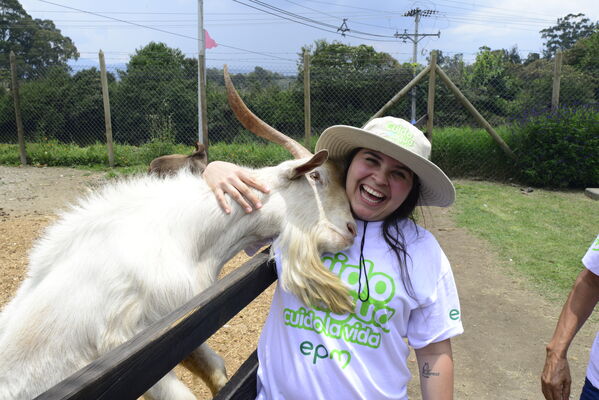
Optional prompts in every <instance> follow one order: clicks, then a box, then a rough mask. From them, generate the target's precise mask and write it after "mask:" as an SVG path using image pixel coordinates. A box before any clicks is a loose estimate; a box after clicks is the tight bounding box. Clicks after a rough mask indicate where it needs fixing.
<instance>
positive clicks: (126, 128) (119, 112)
mask: <svg viewBox="0 0 599 400" xmlns="http://www.w3.org/2000/svg"><path fill="white" fill-rule="evenodd" d="M193 65H194V63H193V62H192V61H190V60H189V59H187V58H186V57H185V55H184V54H183V52H182V51H181V50H179V49H174V48H170V47H168V46H167V45H166V44H164V43H155V42H150V43H149V44H147V45H146V46H144V47H143V48H141V49H138V50H136V52H135V54H134V55H133V56H132V57H131V59H130V60H129V63H128V64H127V69H126V70H125V71H119V75H120V78H121V82H120V83H119V84H118V86H117V90H116V93H115V96H114V97H112V96H111V98H114V107H113V110H114V112H113V115H114V120H115V123H114V128H115V140H118V141H120V142H126V143H131V144H140V143H144V142H147V141H148V140H149V139H156V140H158V141H167V142H175V141H176V142H177V143H189V144H191V143H192V142H193V138H194V137H195V132H197V120H196V118H197V105H198V100H197V75H196V74H194V73H193V71H192V70H191V69H192V67H193ZM195 65H197V63H196V64H195Z"/></svg>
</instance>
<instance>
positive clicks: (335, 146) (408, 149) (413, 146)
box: [316, 117, 455, 207]
mask: <svg viewBox="0 0 599 400" xmlns="http://www.w3.org/2000/svg"><path fill="white" fill-rule="evenodd" d="M357 148H366V149H371V150H376V151H379V152H381V153H383V154H386V155H388V156H389V157H392V158H394V159H396V160H397V161H399V162H401V163H402V164H404V165H405V166H406V167H408V168H410V169H411V170H412V171H413V172H414V173H415V174H416V175H418V178H419V180H420V200H419V202H418V205H420V206H438V207H447V206H450V205H451V204H453V202H454V201H455V188H454V187H453V184H452V183H451V180H450V179H449V178H448V177H447V175H445V173H444V172H443V171H442V170H441V168H439V167H437V166H436V165H435V164H434V163H432V162H431V161H430V160H429V159H430V154H431V143H430V142H429V141H428V139H427V138H426V137H425V136H424V133H422V131H420V130H419V129H418V128H416V127H415V126H414V125H412V124H411V123H409V122H408V121H405V120H403V119H400V118H395V117H383V118H375V119H373V120H371V121H369V122H368V123H367V124H366V125H365V126H364V127H363V128H356V127H353V126H347V125H335V126H331V127H330V128H327V129H325V131H324V132H323V133H322V134H321V135H320V138H319V139H318V142H317V143H316V151H319V150H322V149H326V150H328V151H329V158H330V159H332V160H340V161H342V160H346V159H347V157H348V156H349V155H350V153H351V152H352V151H353V150H354V149H357Z"/></svg>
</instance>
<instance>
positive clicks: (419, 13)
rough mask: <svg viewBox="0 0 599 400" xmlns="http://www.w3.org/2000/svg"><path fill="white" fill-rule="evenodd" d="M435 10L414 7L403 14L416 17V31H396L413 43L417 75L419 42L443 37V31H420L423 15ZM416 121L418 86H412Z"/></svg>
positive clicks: (413, 121) (414, 73) (396, 34)
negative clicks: (433, 37) (427, 38)
mask: <svg viewBox="0 0 599 400" xmlns="http://www.w3.org/2000/svg"><path fill="white" fill-rule="evenodd" d="M437 13H438V11H435V10H421V9H420V8H414V9H412V10H410V11H408V12H406V13H404V14H403V16H404V17H414V33H408V32H407V29H404V33H398V32H395V35H393V36H395V37H396V38H398V39H403V42H404V43H405V42H406V40H411V41H412V43H413V49H412V63H413V64H414V72H413V76H416V65H417V64H418V42H419V41H421V40H422V39H424V38H425V37H426V36H436V37H441V32H440V31H439V32H437V33H420V34H419V33H418V23H419V22H420V18H421V17H430V16H431V15H433V14H437ZM415 123H416V88H415V87H414V88H412V124H415Z"/></svg>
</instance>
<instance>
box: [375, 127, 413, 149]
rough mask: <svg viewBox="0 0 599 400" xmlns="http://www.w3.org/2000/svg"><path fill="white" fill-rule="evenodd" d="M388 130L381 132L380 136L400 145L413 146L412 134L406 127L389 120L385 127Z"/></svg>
mask: <svg viewBox="0 0 599 400" xmlns="http://www.w3.org/2000/svg"><path fill="white" fill-rule="evenodd" d="M385 128H386V129H388V130H389V131H388V132H382V134H381V136H383V137H384V138H386V139H388V140H389V141H391V142H393V143H395V144H397V145H399V146H401V147H414V144H415V142H414V135H413V133H412V132H410V130H409V129H408V128H406V127H405V126H402V125H397V124H394V123H393V122H389V123H388V124H387V126H386V127H385Z"/></svg>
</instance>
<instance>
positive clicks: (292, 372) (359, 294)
mask: <svg viewBox="0 0 599 400" xmlns="http://www.w3.org/2000/svg"><path fill="white" fill-rule="evenodd" d="M430 148H431V146H430V143H429V141H428V140H427V139H426V138H425V136H424V135H423V133H422V132H421V131H420V130H418V129H417V128H415V127H414V126H412V125H411V124H410V123H408V122H406V121H404V120H401V119H398V118H393V117H385V118H377V119H374V120H372V121H370V122H369V123H368V124H367V125H366V126H365V127H364V128H362V129H360V128H354V127H351V126H343V125H338V126H333V127H331V128H328V129H326V130H325V131H324V132H323V133H322V135H321V137H320V138H319V140H318V142H317V144H316V150H320V149H327V150H328V151H329V157H330V158H331V159H337V160H344V161H346V162H347V165H348V167H347V172H346V182H345V185H346V193H347V197H348V198H349V201H350V205H351V208H352V212H353V214H354V216H355V218H356V222H357V224H358V236H357V238H356V240H355V242H354V244H353V246H352V247H351V248H350V249H348V250H345V251H342V252H339V253H337V254H325V255H323V262H324V265H325V266H327V267H329V268H330V270H331V271H333V272H334V273H336V274H337V275H339V277H340V278H341V279H342V281H344V282H345V283H346V284H347V285H348V287H349V290H350V293H351V294H352V296H353V297H354V299H355V300H356V308H355V312H354V313H352V314H345V315H337V314H333V313H331V312H327V311H326V310H320V309H314V308H310V307H308V306H306V305H305V304H303V303H302V302H301V301H300V300H299V299H298V298H297V297H295V296H294V295H292V294H290V293H288V292H285V291H284V290H282V289H281V288H280V287H277V290H276V292H275V295H274V297H273V301H272V305H271V308H270V313H269V316H268V318H267V321H266V324H265V326H264V329H263V331H262V335H261V337H260V341H259V344H258V358H259V361H260V366H259V370H258V398H259V399H283V398H284V399H293V398H298V399H299V398H301V399H305V398H309V399H407V383H408V381H409V379H410V372H409V369H408V366H407V357H408V354H409V347H408V344H409V346H411V347H413V348H414V349H415V353H416V357H417V360H418V366H419V372H420V386H421V391H422V398H423V399H435V400H438V399H452V398H453V359H452V351H451V342H450V338H451V337H453V336H455V335H458V334H460V333H462V332H463V328H462V324H461V320H460V306H459V300H458V296H457V291H456V287H455V282H454V279H453V274H452V271H451V267H450V265H449V261H448V260H447V257H446V256H445V254H444V253H443V251H442V250H441V248H440V246H439V244H438V243H437V241H436V239H435V238H434V237H433V236H432V234H431V233H429V232H428V231H426V230H425V229H424V228H422V227H419V226H418V225H417V224H416V223H415V222H413V220H412V219H411V217H412V213H413V211H414V209H415V207H416V206H417V205H428V206H443V207H446V206H449V205H451V204H452V203H453V201H454V199H455V190H454V188H453V185H452V183H451V181H450V180H449V178H447V176H446V175H445V174H444V173H443V172H442V171H441V170H440V169H439V168H438V167H437V166H436V165H435V164H433V163H432V162H430V161H429V160H428V158H429V156H430ZM204 179H205V180H206V181H207V182H208V183H209V185H210V186H211V187H212V188H213V190H214V192H215V195H216V197H217V199H218V200H219V203H220V204H221V206H222V207H223V208H224V209H225V211H227V212H228V211H229V206H228V203H227V201H226V199H225V196H224V193H227V194H229V195H230V196H231V197H232V198H233V199H235V200H236V201H238V202H239V203H240V204H241V205H242V206H243V207H245V209H246V211H248V212H251V211H252V206H251V205H252V204H253V205H254V206H255V207H256V208H260V206H261V205H260V202H259V200H258V197H257V196H256V195H255V194H254V193H252V190H251V189H250V187H254V188H256V189H259V190H261V191H263V192H267V191H268V188H266V187H263V186H262V185H261V184H260V183H259V182H255V181H253V180H252V179H251V178H250V177H249V176H248V175H247V174H246V173H245V172H244V170H243V169H242V168H240V167H237V166H234V165H233V164H228V163H222V162H214V163H211V164H209V165H208V168H207V169H206V171H205V172H204ZM277 269H278V273H279V274H280V266H279V265H278V264H277ZM404 339H407V342H408V344H406V341H405V340H404Z"/></svg>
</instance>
